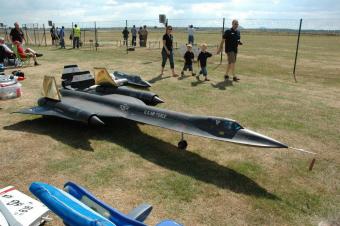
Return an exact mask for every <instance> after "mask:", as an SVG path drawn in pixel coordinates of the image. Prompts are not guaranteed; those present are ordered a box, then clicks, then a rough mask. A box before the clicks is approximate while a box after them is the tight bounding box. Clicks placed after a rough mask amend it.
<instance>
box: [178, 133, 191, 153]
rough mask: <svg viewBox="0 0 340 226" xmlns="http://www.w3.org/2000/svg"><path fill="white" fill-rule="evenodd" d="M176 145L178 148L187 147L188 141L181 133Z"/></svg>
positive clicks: (184, 148)
mask: <svg viewBox="0 0 340 226" xmlns="http://www.w3.org/2000/svg"><path fill="white" fill-rule="evenodd" d="M177 147H178V149H180V150H186V148H187V147H188V142H187V141H186V140H184V135H183V133H181V140H180V141H179V142H178V145H177Z"/></svg>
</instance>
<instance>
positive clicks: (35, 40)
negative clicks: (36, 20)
mask: <svg viewBox="0 0 340 226" xmlns="http://www.w3.org/2000/svg"><path fill="white" fill-rule="evenodd" d="M33 35H34V45H37V37H36V35H35V24H33Z"/></svg>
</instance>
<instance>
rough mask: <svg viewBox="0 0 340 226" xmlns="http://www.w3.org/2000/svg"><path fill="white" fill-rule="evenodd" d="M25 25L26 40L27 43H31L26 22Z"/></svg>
mask: <svg viewBox="0 0 340 226" xmlns="http://www.w3.org/2000/svg"><path fill="white" fill-rule="evenodd" d="M24 26H25V28H24V29H25V34H26V42H27V44H30V43H29V38H28V34H27V25H26V24H24Z"/></svg>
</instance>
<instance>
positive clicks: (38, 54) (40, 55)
mask: <svg viewBox="0 0 340 226" xmlns="http://www.w3.org/2000/svg"><path fill="white" fill-rule="evenodd" d="M35 55H36V56H37V57H42V56H43V54H42V53H36V54H35Z"/></svg>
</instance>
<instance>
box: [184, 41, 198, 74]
mask: <svg viewBox="0 0 340 226" xmlns="http://www.w3.org/2000/svg"><path fill="white" fill-rule="evenodd" d="M194 58H195V56H194V53H193V52H192V45H191V44H188V45H187V51H186V52H185V54H184V67H183V70H182V72H181V76H184V71H186V70H189V71H191V75H192V76H195V75H196V74H195V73H194V71H193V69H192V63H193V62H194Z"/></svg>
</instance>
